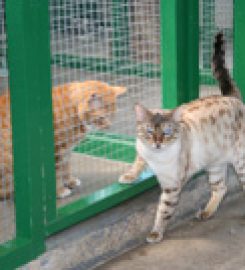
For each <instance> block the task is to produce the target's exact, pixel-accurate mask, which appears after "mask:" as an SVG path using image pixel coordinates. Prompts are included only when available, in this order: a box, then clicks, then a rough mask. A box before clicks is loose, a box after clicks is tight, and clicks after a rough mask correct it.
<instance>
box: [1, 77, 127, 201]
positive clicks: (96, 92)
mask: <svg viewBox="0 0 245 270" xmlns="http://www.w3.org/2000/svg"><path fill="white" fill-rule="evenodd" d="M125 92H126V88H125V87H120V86H110V85H108V84H107V83H104V82H101V81H84V82H71V83H67V84H64V85H58V86H56V87H54V88H53V90H52V101H53V121H54V137H55V138H54V139H55V161H56V186H57V197H58V198H64V197H66V196H68V195H70V193H71V189H72V188H74V187H75V186H77V185H79V184H80V181H79V180H78V179H76V178H74V177H73V176H72V175H71V173H70V164H69V154H70V153H71V149H72V147H74V146H75V145H76V144H77V143H78V142H79V141H80V140H81V139H83V138H84V137H85V134H86V126H87V125H92V126H94V127H96V128H98V129H104V128H107V127H109V126H110V118H111V116H112V115H113V114H114V113H115V110H116V99H117V97H118V96H119V95H121V94H123V93H125ZM0 120H1V122H0V128H1V133H0V143H1V146H2V149H3V153H2V154H1V155H0V164H1V168H0V177H1V179H0V199H7V198H9V197H10V195H11V194H12V192H13V183H12V140H11V137H12V136H11V124H10V114H9V98H8V95H7V94H3V95H1V96H0Z"/></svg>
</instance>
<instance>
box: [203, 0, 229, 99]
mask: <svg viewBox="0 0 245 270" xmlns="http://www.w3.org/2000/svg"><path fill="white" fill-rule="evenodd" d="M199 15H200V16H199V17H200V23H199V25H200V43H199V45H200V48H199V63H200V78H201V80H200V83H201V85H205V87H204V86H202V87H201V89H202V91H201V92H200V94H201V95H210V94H212V93H217V87H214V86H213V84H214V83H215V80H214V78H213V75H212V71H211V59H212V52H213V42H214V36H215V35H216V33H217V32H218V31H223V33H224V35H225V39H226V65H227V67H228V68H229V69H230V71H231V72H232V68H233V0H200V1H199Z"/></svg>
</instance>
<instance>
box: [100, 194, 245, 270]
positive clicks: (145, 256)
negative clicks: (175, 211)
mask: <svg viewBox="0 0 245 270" xmlns="http://www.w3.org/2000/svg"><path fill="white" fill-rule="evenodd" d="M244 205H245V196H244V194H242V195H239V197H238V198H236V199H234V200H233V201H232V202H229V203H228V204H225V205H223V206H221V207H220V209H219V210H218V212H217V214H216V216H215V217H214V218H212V219H210V220H208V221H205V222H200V221H195V220H192V221H189V222H188V223H186V224H185V225H182V226H180V227H179V228H176V229H175V230H173V231H171V232H167V233H166V235H165V239H164V240H163V242H161V243H159V244H152V245H150V244H145V245H144V246H141V247H139V248H137V249H135V250H133V251H130V252H128V253H126V254H124V255H123V256H121V257H118V258H116V259H114V260H113V261H111V262H109V263H107V264H105V265H103V266H101V267H99V268H96V269H97V270H125V269H134V270H148V269H151V270H196V269H198V270H244V269H245V249H244V243H245V208H244Z"/></svg>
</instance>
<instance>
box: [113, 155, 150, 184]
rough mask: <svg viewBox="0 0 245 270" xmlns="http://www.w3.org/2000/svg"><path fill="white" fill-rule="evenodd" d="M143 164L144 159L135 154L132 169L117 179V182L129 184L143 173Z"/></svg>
mask: <svg viewBox="0 0 245 270" xmlns="http://www.w3.org/2000/svg"><path fill="white" fill-rule="evenodd" d="M145 164H146V163H145V161H144V159H143V158H142V157H140V156H139V155H138V154H137V156H136V158H135V160H134V163H133V165H132V167H131V168H130V169H129V171H127V172H126V173H124V174H122V175H121V176H120V177H119V179H118V182H119V183H121V184H131V183H132V182H133V181H134V180H136V179H137V178H138V176H139V175H140V173H141V172H142V171H143V169H144V167H145Z"/></svg>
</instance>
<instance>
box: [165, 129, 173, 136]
mask: <svg viewBox="0 0 245 270" xmlns="http://www.w3.org/2000/svg"><path fill="white" fill-rule="evenodd" d="M172 133H173V130H172V128H171V127H166V128H164V130H163V135H165V136H171V135H172Z"/></svg>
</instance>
